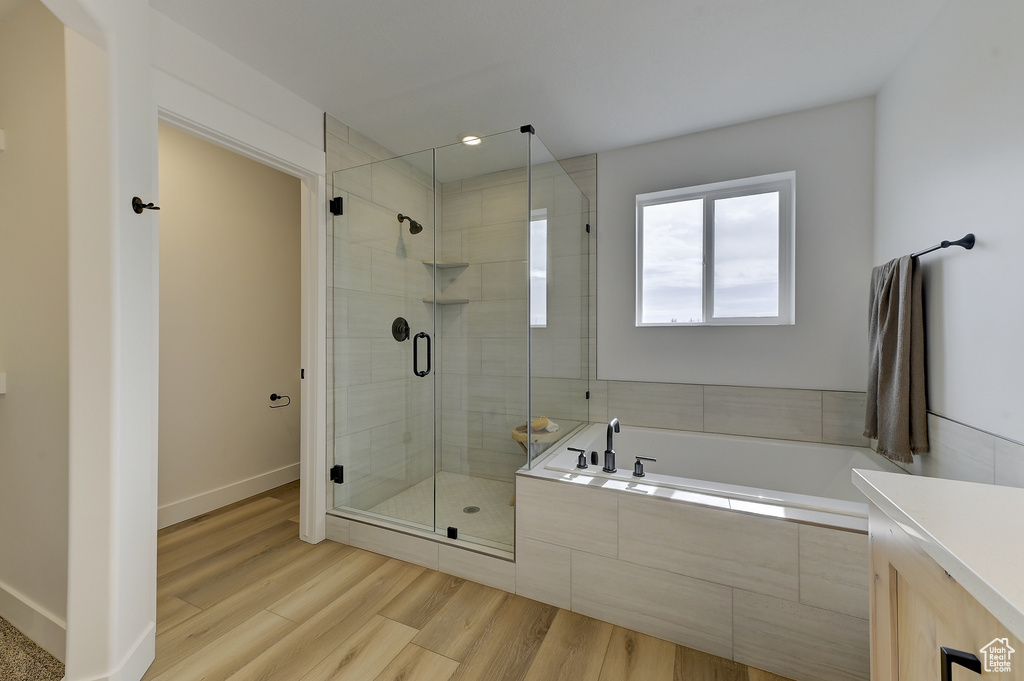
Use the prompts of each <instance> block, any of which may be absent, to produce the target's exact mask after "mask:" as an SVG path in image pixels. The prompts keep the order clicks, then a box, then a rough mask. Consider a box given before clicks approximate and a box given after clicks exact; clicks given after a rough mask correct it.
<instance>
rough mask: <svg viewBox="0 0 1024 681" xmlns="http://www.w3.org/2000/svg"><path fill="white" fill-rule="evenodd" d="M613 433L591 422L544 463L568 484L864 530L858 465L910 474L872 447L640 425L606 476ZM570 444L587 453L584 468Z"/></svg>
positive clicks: (620, 445) (619, 437) (619, 438)
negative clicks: (640, 469) (640, 472)
mask: <svg viewBox="0 0 1024 681" xmlns="http://www.w3.org/2000/svg"><path fill="white" fill-rule="evenodd" d="M607 431H608V427H607V425H605V424H591V425H589V426H587V427H585V428H584V429H582V430H581V431H580V432H579V433H577V434H576V435H575V436H574V437H572V438H570V439H569V440H568V441H565V442H562V443H560V446H559V447H558V448H557V449H555V450H554V451H553V452H551V453H549V455H548V456H547V457H546V458H545V459H544V460H543V461H542V462H541V463H540V465H541V466H543V468H544V469H545V470H547V471H551V472H553V473H559V474H562V477H563V479H565V480H568V481H578V482H582V483H585V484H597V485H599V486H603V487H607V488H610V489H621V490H623V491H633V492H637V493H641V494H648V495H651V496H660V497H665V498H669V499H675V500H678V501H684V502H689V503H697V504H703V505H709V506H716V507H720V508H721V507H726V508H731V509H732V510H737V511H743V512H748V513H757V514H761V515H769V516H774V517H782V518H788V519H791V520H796V521H805V522H811V523H814V524H820V525H829V526H835V527H838V528H842V529H847V530H857V531H863V532H866V531H867V512H868V506H867V502H866V500H865V499H864V496H863V495H862V494H861V493H860V491H859V490H858V489H857V488H856V487H854V485H853V481H852V471H853V469H855V468H860V469H865V470H878V471H887V472H892V473H905V471H904V470H903V469H902V468H900V467H899V466H897V465H896V464H894V463H892V462H891V461H889V460H888V459H886V458H884V457H882V456H880V455H878V454H877V453H875V452H874V451H872V450H871V449H869V448H867V447H851V446H844V445H828V444H819V443H807V442H794V441H789V440H772V439H767V438H756V437H740V436H732V435H718V434H713V433H697V432H691V431H680V430H667V429H662V428H641V427H635V426H622V430H621V432H619V433H615V437H614V448H615V455H616V467H617V469H618V470H617V472H615V473H605V472H604V471H603V470H602V467H603V465H604V450H605V448H606V446H607V444H606V443H607ZM570 447H574V448H577V449H584V450H585V451H586V458H587V468H586V469H580V468H578V467H577V463H578V456H579V454H578V452H573V451H569V448H570ZM595 454H596V460H597V465H594V464H593V460H594V458H595ZM637 456H645V457H651V458H654V459H657V461H645V462H644V473H645V474H644V477H642V478H639V477H635V476H634V475H633V470H634V463H635V461H636V458H635V457H637Z"/></svg>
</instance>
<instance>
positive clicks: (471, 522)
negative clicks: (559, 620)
mask: <svg viewBox="0 0 1024 681" xmlns="http://www.w3.org/2000/svg"><path fill="white" fill-rule="evenodd" d="M331 180H332V181H333V192H334V193H333V196H334V197H339V198H340V201H337V200H336V201H335V202H332V206H336V207H337V209H338V211H336V212H340V213H341V214H340V215H334V216H333V225H332V227H333V232H332V238H331V239H330V240H329V241H330V244H331V248H330V250H331V252H330V253H329V257H331V258H332V259H333V265H332V267H331V268H330V270H331V272H332V275H333V276H332V280H331V281H330V282H329V284H328V285H329V287H330V290H329V295H328V300H329V301H330V302H329V305H330V311H329V314H330V315H332V317H333V321H332V323H331V324H330V326H331V328H332V337H331V338H330V343H329V347H330V348H331V352H330V357H329V362H328V366H329V381H330V385H331V396H332V397H333V409H332V410H330V418H331V419H332V423H331V426H330V428H329V430H328V432H329V437H330V440H331V441H330V443H329V444H330V447H329V449H333V462H334V466H335V467H334V470H333V473H332V479H334V480H335V483H334V484H333V485H332V487H333V498H332V499H329V501H328V508H331V509H332V510H331V513H335V514H340V515H345V516H348V517H353V518H357V519H362V520H369V521H371V522H377V521H383V522H388V523H395V524H399V525H401V526H403V527H405V528H407V529H412V530H416V531H419V532H430V533H437V534H440V535H441V536H447V537H453V536H454V537H456V538H457V539H458V540H463V541H467V542H473V543H475V544H477V545H483V546H488V547H490V548H492V549H496V550H504V551H511V550H512V549H513V544H514V537H515V528H514V519H515V507H514V504H515V498H514V485H513V478H514V474H515V471H516V470H517V469H519V468H520V467H522V466H525V465H529V464H530V458H531V457H530V454H529V452H530V451H532V452H533V454H534V455H536V454H537V453H539V452H540V451H542V450H543V449H544V448H546V447H547V446H549V445H550V444H551V443H553V442H555V441H557V440H558V439H560V438H561V437H562V436H564V435H565V434H566V433H569V432H571V431H572V430H573V429H574V428H575V427H576V426H578V425H579V424H581V423H586V422H587V421H588V420H589V411H588V402H587V396H588V394H587V390H588V385H587V376H588V368H589V358H588V352H587V348H588V343H587V329H588V309H589V306H588V290H589V289H588V284H589V249H588V243H589V240H588V236H587V229H588V226H587V218H588V215H589V205H588V202H587V199H586V198H585V197H584V195H583V194H582V192H580V190H579V188H578V187H577V186H576V185H575V183H574V182H573V181H572V179H571V178H570V177H569V176H568V175H567V174H566V173H565V171H564V170H563V169H562V167H561V166H560V165H559V164H558V163H557V162H556V161H555V160H554V158H553V157H552V156H551V154H549V153H548V151H547V150H546V149H545V148H544V146H543V144H541V142H540V141H539V140H538V138H537V136H536V135H535V134H534V133H533V131H532V128H529V127H528V126H527V127H524V128H523V129H522V130H516V131H511V132H506V133H501V134H497V135H491V136H488V137H484V138H482V143H481V144H479V145H476V146H467V145H464V144H454V145H451V146H449V147H441V148H437V149H429V150H426V151H422V152H418V153H415V154H409V155H407V156H402V157H399V158H394V159H390V160H384V161H378V162H374V163H369V164H366V165H361V166H357V167H353V168H347V169H345V170H339V171H337V172H334V173H332V175H331ZM396 215H397V216H398V219H397V221H396ZM409 216H415V219H413V218H411V217H409ZM337 481H342V482H337Z"/></svg>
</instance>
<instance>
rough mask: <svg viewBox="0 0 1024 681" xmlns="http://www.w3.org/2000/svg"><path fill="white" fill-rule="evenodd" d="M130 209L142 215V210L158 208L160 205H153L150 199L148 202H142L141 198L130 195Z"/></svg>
mask: <svg viewBox="0 0 1024 681" xmlns="http://www.w3.org/2000/svg"><path fill="white" fill-rule="evenodd" d="M132 210H133V211H135V212H136V213H138V214H139V215H142V211H144V210H160V206H154V205H153V202H152V201H150V202H149V203H143V202H142V199H140V198H139V197H137V196H133V197H132Z"/></svg>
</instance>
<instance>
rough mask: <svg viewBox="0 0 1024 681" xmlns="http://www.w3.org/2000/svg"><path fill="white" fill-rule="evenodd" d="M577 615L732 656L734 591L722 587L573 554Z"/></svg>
mask: <svg viewBox="0 0 1024 681" xmlns="http://www.w3.org/2000/svg"><path fill="white" fill-rule="evenodd" d="M572 609H573V611H574V612H579V613H582V614H584V615H589V616H591V617H596V618H598V619H602V620H606V621H615V622H616V623H618V624H620V625H622V626H625V627H629V628H630V629H635V630H637V631H641V632H644V633H646V634H650V635H651V636H657V637H658V638H663V639H666V640H669V641H673V642H675V643H679V644H681V645H686V646H690V647H692V648H698V649H700V650H706V651H708V652H709V653H712V654H714V655H719V656H722V657H731V656H732V589H730V588H728V587H725V586H721V585H719V584H712V583H710V582H705V581H702V580H699V579H693V578H692V577H684V576H682V575H677V574H673V573H671V572H665V571H664V570H655V569H653V568H648V567H643V566H640V565H635V564H633V563H627V562H625V561H621V560H615V559H612V558H604V557H602V556H595V555H592V554H588V553H583V552H581V551H573V553H572Z"/></svg>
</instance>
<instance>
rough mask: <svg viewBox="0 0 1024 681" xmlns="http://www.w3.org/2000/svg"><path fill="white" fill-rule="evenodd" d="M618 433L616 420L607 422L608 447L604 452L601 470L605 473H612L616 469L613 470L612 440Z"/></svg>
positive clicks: (613, 448) (613, 449)
mask: <svg viewBox="0 0 1024 681" xmlns="http://www.w3.org/2000/svg"><path fill="white" fill-rule="evenodd" d="M618 432H619V420H618V419H612V420H611V421H609V422H608V446H607V448H606V449H605V450H604V468H602V469H601V470H603V471H604V472H605V473H614V472H615V470H616V468H615V447H614V446H613V444H614V442H613V438H614V437H615V433H618Z"/></svg>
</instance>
